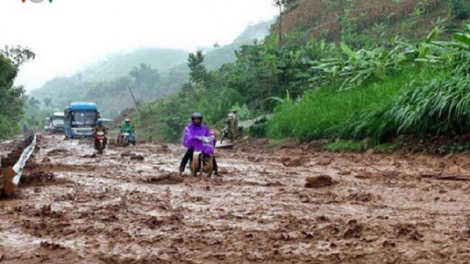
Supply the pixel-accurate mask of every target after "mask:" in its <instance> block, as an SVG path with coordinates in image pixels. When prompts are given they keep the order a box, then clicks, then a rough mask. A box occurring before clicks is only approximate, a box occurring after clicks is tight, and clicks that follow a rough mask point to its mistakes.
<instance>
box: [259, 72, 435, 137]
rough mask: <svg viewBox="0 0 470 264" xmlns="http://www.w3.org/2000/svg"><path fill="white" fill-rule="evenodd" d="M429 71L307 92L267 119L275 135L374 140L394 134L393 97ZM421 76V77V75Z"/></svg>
mask: <svg viewBox="0 0 470 264" xmlns="http://www.w3.org/2000/svg"><path fill="white" fill-rule="evenodd" d="M420 75H424V76H422V77H421V78H424V79H428V78H432V75H431V73H429V72H426V71H424V72H419V70H418V69H409V70H405V71H404V72H403V73H402V74H400V75H397V76H395V77H393V78H390V79H388V80H385V81H381V82H376V83H374V84H371V85H368V86H365V87H358V88H354V89H350V90H346V91H341V92H338V91H335V90H333V89H332V88H322V89H319V90H315V91H312V92H308V93H307V94H305V96H303V97H302V98H301V99H299V100H296V101H292V100H290V101H287V102H284V103H282V104H281V105H279V106H278V107H277V109H276V114H275V116H274V117H273V119H271V120H270V121H269V123H268V126H267V134H268V136H269V137H272V138H283V137H294V138H298V139H299V140H301V141H311V140H315V139H325V138H342V139H364V138H366V137H371V138H372V139H374V141H375V142H374V143H377V142H380V141H383V140H384V139H386V138H389V137H391V136H392V135H394V132H396V131H397V128H398V124H396V123H394V121H393V120H392V119H386V116H387V115H386V112H387V111H388V109H390V106H391V104H392V103H393V100H394V98H395V97H396V95H397V94H398V93H400V92H401V91H402V90H403V89H405V88H406V85H407V84H408V83H410V82H412V81H413V80H416V79H417V77H419V76H420ZM418 79H419V78H418Z"/></svg>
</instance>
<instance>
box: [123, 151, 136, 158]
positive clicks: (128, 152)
mask: <svg viewBox="0 0 470 264" xmlns="http://www.w3.org/2000/svg"><path fill="white" fill-rule="evenodd" d="M132 155H134V154H133V153H132V152H130V151H125V152H123V153H121V157H130V156H132Z"/></svg>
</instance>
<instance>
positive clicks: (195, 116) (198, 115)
mask: <svg viewBox="0 0 470 264" xmlns="http://www.w3.org/2000/svg"><path fill="white" fill-rule="evenodd" d="M195 118H199V119H201V123H202V114H201V113H199V112H194V113H193V114H192V115H191V121H192V122H193V124H194V119H195ZM201 123H198V124H196V125H200V124H201Z"/></svg>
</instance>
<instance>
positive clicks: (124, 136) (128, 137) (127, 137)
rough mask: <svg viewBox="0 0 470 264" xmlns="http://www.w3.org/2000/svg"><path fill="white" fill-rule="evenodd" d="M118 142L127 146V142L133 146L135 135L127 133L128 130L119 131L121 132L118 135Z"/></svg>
mask: <svg viewBox="0 0 470 264" xmlns="http://www.w3.org/2000/svg"><path fill="white" fill-rule="evenodd" d="M118 139H119V140H118V144H119V145H121V146H123V147H127V146H129V144H132V145H134V146H135V137H134V133H129V132H121V134H120V135H119V136H118Z"/></svg>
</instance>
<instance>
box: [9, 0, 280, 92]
mask: <svg viewBox="0 0 470 264" xmlns="http://www.w3.org/2000/svg"><path fill="white" fill-rule="evenodd" d="M0 11H1V12H2V16H0V46H1V47H3V46H4V45H15V46H16V45H21V46H23V47H28V48H30V49H31V50H32V51H33V52H35V53H36V59H35V60H33V61H30V62H28V63H26V64H24V65H23V66H22V67H21V69H20V73H19V75H18V77H17V79H16V81H15V83H16V84H17V85H24V87H25V89H26V90H27V91H31V90H33V89H36V88H39V87H40V86H42V85H43V84H44V83H45V82H46V81H48V80H50V79H52V78H54V77H55V76H59V75H69V74H72V73H74V72H75V71H77V70H78V69H80V68H81V67H83V66H85V65H86V64H88V63H92V62H95V61H97V60H100V59H102V58H104V57H106V55H108V54H110V53H115V52H122V51H130V50H132V49H135V48H138V47H159V48H181V49H185V50H188V51H194V50H195V49H196V48H197V47H203V46H212V45H213V44H215V43H218V44H220V45H224V44H228V43H230V42H232V41H233V40H234V39H235V38H236V37H237V36H238V35H239V34H240V33H241V32H242V31H243V30H244V29H245V28H246V26H248V25H249V24H251V23H255V22H259V21H266V20H269V19H272V18H273V16H275V15H276V13H277V8H276V7H274V6H273V4H272V0H238V1H233V0H197V1H196V0H171V1H161V0H53V1H52V3H50V2H49V0H44V1H43V2H41V3H33V2H31V1H30V0H26V1H25V2H24V3H23V2H22V0H2V1H0Z"/></svg>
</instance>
